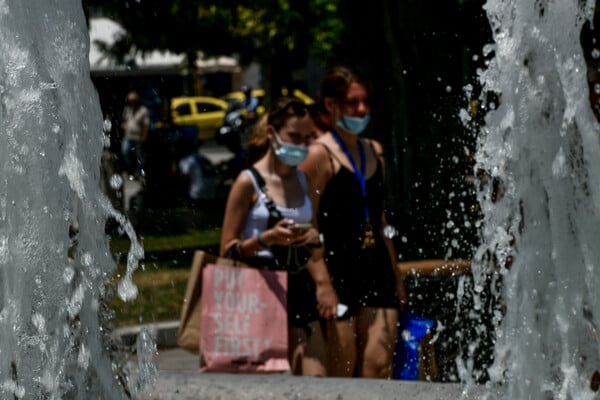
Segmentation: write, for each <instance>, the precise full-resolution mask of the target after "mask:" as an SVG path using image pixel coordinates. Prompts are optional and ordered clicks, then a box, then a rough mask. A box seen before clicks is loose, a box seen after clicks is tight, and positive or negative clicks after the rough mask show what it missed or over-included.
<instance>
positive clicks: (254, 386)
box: [115, 321, 481, 400]
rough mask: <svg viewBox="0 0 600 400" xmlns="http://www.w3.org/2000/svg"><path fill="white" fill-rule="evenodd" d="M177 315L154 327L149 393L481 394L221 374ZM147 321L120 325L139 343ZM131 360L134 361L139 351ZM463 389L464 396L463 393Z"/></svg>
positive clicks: (352, 398)
mask: <svg viewBox="0 0 600 400" xmlns="http://www.w3.org/2000/svg"><path fill="white" fill-rule="evenodd" d="M177 327H178V322H177V321H167V322H164V323H160V324H156V325H154V326H152V327H151V329H153V330H154V333H155V335H156V343H157V347H158V354H157V356H156V357H155V358H154V364H155V365H156V367H157V370H158V378H157V382H156V384H155V385H154V386H153V388H152V389H150V390H148V391H147V393H146V396H145V397H143V398H144V399H148V400H159V399H161V400H163V399H166V400H169V399H202V400H213V399H214V400H217V399H218V400H228V399H231V400H246V399H248V400H249V399H256V400H270V399H273V400H275V399H278V400H284V399H293V400H304V399H307V400H308V399H314V400H330V399H331V400H363V399H364V400H370V399H386V400H391V399H398V400H404V399H411V400H448V399H479V398H481V392H480V391H478V390H479V389H477V388H476V389H474V390H471V391H470V392H467V393H463V391H464V388H463V386H462V385H460V384H446V383H427V382H417V381H398V380H380V379H358V378H310V377H297V376H292V375H290V374H216V373H200V372H199V368H198V364H199V358H198V355H197V354H195V353H192V352H190V351H187V350H184V349H180V348H178V347H176V341H177ZM140 328H142V327H135V326H134V327H129V328H126V329H121V330H119V331H117V332H115V333H116V334H118V335H120V336H121V337H122V338H123V340H124V342H126V343H127V344H129V345H132V344H134V343H135V338H136V335H137V332H139V329H140ZM131 362H132V363H134V364H135V362H136V360H135V357H132V359H131ZM463 395H464V397H463Z"/></svg>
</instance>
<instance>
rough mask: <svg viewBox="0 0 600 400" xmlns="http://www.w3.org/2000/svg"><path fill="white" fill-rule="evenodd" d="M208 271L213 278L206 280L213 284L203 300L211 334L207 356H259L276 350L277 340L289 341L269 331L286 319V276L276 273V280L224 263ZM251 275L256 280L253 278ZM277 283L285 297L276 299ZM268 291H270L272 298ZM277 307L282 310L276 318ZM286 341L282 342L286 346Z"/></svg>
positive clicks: (206, 344)
mask: <svg viewBox="0 0 600 400" xmlns="http://www.w3.org/2000/svg"><path fill="white" fill-rule="evenodd" d="M205 273H206V274H208V275H209V277H210V280H205V282H206V283H207V284H208V283H209V282H210V285H209V287H207V288H206V289H207V290H205V291H204V295H205V297H204V299H203V301H204V300H206V304H203V327H204V329H207V331H206V332H207V333H208V337H205V338H204V339H205V340H203V342H202V343H201V347H202V348H203V351H204V353H205V355H207V356H208V354H210V355H212V356H213V357H223V356H224V357H231V358H247V359H259V358H260V357H261V355H262V354H263V353H264V352H265V351H270V350H271V349H272V347H273V340H274V339H275V340H276V341H278V342H281V341H283V340H287V338H282V337H273V335H272V334H265V333H266V332H269V331H270V330H269V326H270V325H273V324H276V323H277V320H279V322H281V319H282V318H284V319H285V286H286V285H285V275H283V276H281V277H277V276H275V278H276V279H275V281H273V279H269V276H267V277H266V278H265V277H263V276H262V275H261V276H260V277H259V279H255V277H256V276H257V275H256V274H258V273H259V271H257V270H252V269H248V268H235V267H221V266H218V267H216V266H215V267H214V268H209V269H208V270H206V271H205ZM260 273H261V274H264V272H260ZM271 274H272V273H271ZM251 276H252V277H253V279H249V278H250V277H251ZM205 278H207V276H205ZM269 281H271V282H269ZM273 286H275V288H277V287H279V289H280V291H282V294H283V299H281V298H280V299H279V301H273V300H272V299H273V298H274V297H273V293H272V292H271V293H270V287H271V288H273ZM267 294H270V300H269V296H267ZM279 297H281V296H279ZM267 302H269V304H267ZM205 305H206V307H205ZM277 309H279V311H282V312H280V313H279V318H275V319H272V317H273V316H275V315H278V314H277V313H276V312H275V311H277ZM280 325H281V324H279V326H280ZM285 336H287V333H286V334H285ZM286 344H287V343H282V345H283V346H284V347H285V345H286ZM280 346H281V344H279V345H278V347H280Z"/></svg>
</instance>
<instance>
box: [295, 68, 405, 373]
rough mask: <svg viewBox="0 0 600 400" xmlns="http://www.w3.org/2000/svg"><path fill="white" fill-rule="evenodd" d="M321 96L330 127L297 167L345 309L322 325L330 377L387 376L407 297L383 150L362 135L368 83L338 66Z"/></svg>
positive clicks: (333, 285)
mask: <svg viewBox="0 0 600 400" xmlns="http://www.w3.org/2000/svg"><path fill="white" fill-rule="evenodd" d="M319 96H320V100H321V101H322V102H323V104H324V107H325V109H326V110H327V112H328V113H329V118H330V120H331V121H333V125H334V126H332V127H331V129H330V131H329V132H328V133H326V134H324V135H323V136H321V137H319V138H318V139H317V141H316V142H315V143H314V144H312V145H311V146H310V149H309V155H308V157H307V158H306V159H305V161H304V162H303V163H302V164H301V165H300V168H302V169H303V170H304V171H306V172H307V174H308V175H309V177H310V178H311V181H312V182H313V185H314V187H315V195H314V196H313V209H314V210H315V212H316V213H317V221H318V227H319V231H320V232H321V233H322V234H323V237H324V243H325V262H326V264H327V269H328V272H329V275H330V284H331V290H333V291H334V292H335V296H337V299H338V302H339V304H342V306H341V308H343V309H346V312H345V313H343V314H341V313H340V315H338V317H337V318H336V319H333V320H332V321H331V322H329V323H328V324H327V331H326V336H327V346H328V358H329V359H328V374H329V375H330V376H353V375H355V374H357V375H359V376H364V377H372V378H389V377H391V372H392V361H393V352H394V349H395V347H396V346H395V345H396V335H397V328H396V323H397V322H398V318H399V312H400V310H401V308H402V307H403V306H404V304H405V302H406V294H405V291H404V285H403V281H402V279H401V277H400V274H399V271H398V269H397V268H396V261H395V260H396V255H395V251H394V247H393V244H392V242H391V240H390V239H388V238H386V237H385V236H384V235H383V227H384V226H385V224H386V222H385V215H384V209H383V204H384V195H385V193H384V183H383V182H384V179H383V170H384V168H383V158H382V156H381V154H382V148H381V145H380V144H379V143H378V142H376V141H374V140H368V139H363V138H360V137H359V134H360V133H361V132H362V131H363V130H364V129H365V127H366V126H367V124H368V122H369V118H370V116H369V113H370V106H369V92H368V87H367V84H366V83H365V81H364V80H363V79H362V78H361V77H360V76H359V75H358V74H357V73H355V72H353V71H351V70H349V69H348V68H345V67H338V68H335V69H333V70H332V71H331V72H330V73H329V74H328V75H327V76H326V77H325V78H324V80H323V82H322V84H321V89H320V93H319Z"/></svg>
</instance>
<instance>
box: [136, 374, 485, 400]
mask: <svg viewBox="0 0 600 400" xmlns="http://www.w3.org/2000/svg"><path fill="white" fill-rule="evenodd" d="M481 395H482V392H481V389H480V388H475V389H473V390H471V391H470V392H468V391H466V390H465V388H464V387H463V386H462V385H460V384H445V383H444V384H442V383H428V382H420V381H393V380H378V379H358V378H309V377H298V376H290V375H280V374H277V375H264V374H263V375H249V374H213V373H204V374H203V373H198V372H185V373H182V372H178V373H164V372H163V373H161V374H159V377H158V381H157V383H156V385H155V387H154V388H153V389H152V390H150V391H148V393H147V394H146V396H144V397H143V398H144V399H146V400H159V399H160V400H169V399H177V400H185V399H190V400H192V399H194V400H196V399H203V400H213V399H214V400H228V399H231V400H283V399H292V400H342V399H343V400H365V399H386V400H393V399H398V400H405V399H412V400H448V399H459V398H460V399H479V398H481Z"/></svg>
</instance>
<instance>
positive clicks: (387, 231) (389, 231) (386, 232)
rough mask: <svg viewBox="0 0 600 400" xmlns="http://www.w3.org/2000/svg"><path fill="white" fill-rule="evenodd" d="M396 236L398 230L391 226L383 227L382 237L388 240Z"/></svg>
mask: <svg viewBox="0 0 600 400" xmlns="http://www.w3.org/2000/svg"><path fill="white" fill-rule="evenodd" d="M397 235H398V230H397V229H396V228H395V227H393V226H392V225H386V226H384V227H383V236H385V237H386V238H388V239H393V238H394V237H396V236H397Z"/></svg>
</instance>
